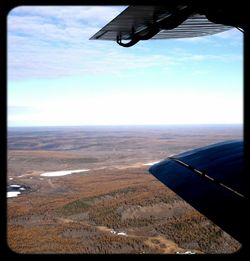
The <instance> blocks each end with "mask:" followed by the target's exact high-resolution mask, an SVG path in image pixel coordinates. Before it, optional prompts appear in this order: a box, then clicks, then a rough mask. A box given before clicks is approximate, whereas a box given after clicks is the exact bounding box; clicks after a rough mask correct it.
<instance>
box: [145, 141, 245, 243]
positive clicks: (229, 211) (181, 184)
mask: <svg viewBox="0 0 250 261" xmlns="http://www.w3.org/2000/svg"><path fill="white" fill-rule="evenodd" d="M149 172H150V173H151V174H153V175H154V176H155V177H156V178H157V179H158V180H160V181H161V182H162V183H164V184H165V185H166V186H167V187H169V188H170V189H171V190H173V191H174V192H175V193H176V194H178V195H179V196H180V197H182V198H183V199H184V200H185V201H187V202H188V203H189V204H190V205H192V206H193V207H194V208H195V209H197V210H198V211H199V212H200V213H202V214H203V215H205V216H206V217H208V218H209V219H210V220H211V221H213V222H214V223H215V224H217V225H218V226H219V227H221V228H222V229H223V230H224V231H226V232H227V233H228V234H230V235H231V236H233V237H234V238H235V239H236V240H238V241H240V242H242V240H243V232H244V229H245V228H244V225H245V223H244V214H245V213H244V212H245V209H246V204H245V203H246V197H245V195H246V188H245V184H246V183H245V177H244V175H243V142H242V141H229V142H223V143H219V144H214V145H210V146H207V147H203V148H200V149H196V150H192V151H189V152H186V153H182V154H179V155H177V156H175V157H170V158H168V159H166V160H164V161H162V162H159V163H157V164H155V165H153V166H152V167H151V168H150V169H149Z"/></svg>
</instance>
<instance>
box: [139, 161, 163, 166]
mask: <svg viewBox="0 0 250 261" xmlns="http://www.w3.org/2000/svg"><path fill="white" fill-rule="evenodd" d="M158 162H160V161H155V162H149V163H146V164H143V165H144V166H152V165H154V164H156V163H158Z"/></svg>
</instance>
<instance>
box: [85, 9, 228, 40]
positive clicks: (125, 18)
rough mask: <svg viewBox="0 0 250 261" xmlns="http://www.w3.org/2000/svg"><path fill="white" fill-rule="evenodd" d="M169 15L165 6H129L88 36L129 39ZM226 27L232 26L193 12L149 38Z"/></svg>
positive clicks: (206, 32)
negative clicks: (171, 27) (172, 26)
mask: <svg viewBox="0 0 250 261" xmlns="http://www.w3.org/2000/svg"><path fill="white" fill-rule="evenodd" d="M171 15H172V13H171V11H170V8H169V7H167V6H129V7H128V8H127V9H125V10H124V11H123V12H122V13H120V14H119V15H118V16H117V17H115V18H114V19H113V20H112V21H111V22H109V23H108V24H107V25H105V26H104V27H103V28H102V29H101V30H100V31H98V32H97V33H96V34H95V35H93V36H92V37H91V38H90V39H91V40H111V41H116V40H117V36H119V37H120V38H121V39H122V40H130V39H132V38H133V36H134V35H135V34H140V33H141V32H144V31H145V30H147V28H148V27H149V26H150V25H152V24H154V23H155V22H156V23H157V22H159V23H160V22H161V21H163V20H164V19H168V17H171ZM229 29H232V27H231V26H225V25H222V24H215V23H212V22H210V21H209V20H208V19H207V18H206V16H205V15H199V14H194V15H192V16H190V17H189V18H187V19H186V20H185V21H184V22H183V23H181V24H180V25H178V26H177V27H175V28H173V29H171V30H164V29H163V30H160V31H159V32H158V33H157V34H156V35H154V36H153V37H152V38H151V39H172V38H187V37H199V36H206V35H212V34H216V33H220V32H223V31H226V30H229Z"/></svg>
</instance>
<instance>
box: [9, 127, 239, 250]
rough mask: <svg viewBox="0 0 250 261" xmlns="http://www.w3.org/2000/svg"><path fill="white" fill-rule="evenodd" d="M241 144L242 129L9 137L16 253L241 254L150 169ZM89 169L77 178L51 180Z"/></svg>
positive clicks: (48, 131)
mask: <svg viewBox="0 0 250 261" xmlns="http://www.w3.org/2000/svg"><path fill="white" fill-rule="evenodd" d="M229 139H242V126H234V125H224V126H223V125H221V126H161V127H160V126H154V127H142V126H141V127H136V126H134V127H65V128H63V127H61V128H59V127H58V128H10V129H9V130H8V173H7V180H8V185H21V186H23V187H25V188H27V189H26V190H24V191H22V193H21V195H18V197H13V198H8V199H7V200H8V209H7V211H8V213H7V214H8V220H7V228H8V237H7V242H8V245H9V247H10V248H11V249H12V250H13V251H15V252H18V253H136V254H139V253H140V254H143V253H177V252H179V253H185V252H186V251H192V252H195V253H233V252H235V251H237V250H238V249H239V248H240V244H239V243H238V242H237V241H236V240H234V239H233V238H231V237H230V236H229V235H228V234H226V233H225V232H224V231H222V230H221V229H220V228H218V227H217V226H215V225H214V224H212V223H211V222H210V221H209V220H208V219H207V218H206V217H204V216H202V215H201V214H200V213H199V212H197V211H196V210H195V209H193V208H192V207H191V206H190V205H188V204H187V203H186V202H185V201H183V200H182V199H181V198H179V197H178V196H177V195H176V194H175V193H173V192H172V191H171V190H169V189H168V188H167V187H165V186H164V185H163V184H162V183H160V181H158V180H157V179H155V178H154V177H153V176H152V175H150V174H149V172H148V168H149V166H146V165H144V164H146V163H149V162H155V161H158V160H161V159H164V158H166V157H168V156H170V155H173V154H177V153H180V152H183V151H185V150H188V149H193V148H197V147H200V146H204V145H208V144H212V143H216V142H220V141H225V140H229ZM77 169H89V171H87V172H80V173H74V174H71V175H65V176H58V177H53V176H52V177H50V176H49V177H46V176H40V175H41V174H42V173H44V172H48V171H63V170H77Z"/></svg>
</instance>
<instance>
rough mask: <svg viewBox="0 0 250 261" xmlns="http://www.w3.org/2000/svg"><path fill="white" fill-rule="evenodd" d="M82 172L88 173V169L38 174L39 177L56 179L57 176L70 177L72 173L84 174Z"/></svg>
mask: <svg viewBox="0 0 250 261" xmlns="http://www.w3.org/2000/svg"><path fill="white" fill-rule="evenodd" d="M84 171H89V169H77V170H61V171H51V172H44V173H42V174H40V176H45V177H58V176H65V175H70V174H73V173H78V172H84Z"/></svg>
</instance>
